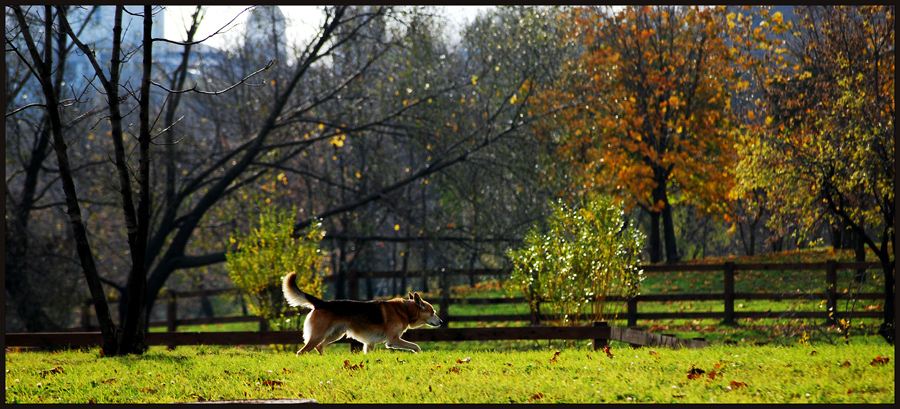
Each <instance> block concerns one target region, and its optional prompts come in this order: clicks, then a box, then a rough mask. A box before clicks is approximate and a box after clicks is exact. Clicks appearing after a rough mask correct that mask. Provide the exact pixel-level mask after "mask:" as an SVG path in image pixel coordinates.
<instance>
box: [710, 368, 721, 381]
mask: <svg viewBox="0 0 900 409" xmlns="http://www.w3.org/2000/svg"><path fill="white" fill-rule="evenodd" d="M716 376H718V377H719V378H721V377H722V374H720V373H718V372H716V370H715V369H714V370H712V371H710V372H709V379H716Z"/></svg>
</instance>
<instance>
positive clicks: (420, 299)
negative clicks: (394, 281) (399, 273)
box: [413, 293, 425, 308]
mask: <svg viewBox="0 0 900 409" xmlns="http://www.w3.org/2000/svg"><path fill="white" fill-rule="evenodd" d="M413 297H414V298H413V299H414V300H416V305H418V306H419V307H422V308H425V303H424V302H422V297H419V293H415V294H413Z"/></svg>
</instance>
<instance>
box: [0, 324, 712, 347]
mask: <svg viewBox="0 0 900 409" xmlns="http://www.w3.org/2000/svg"><path fill="white" fill-rule="evenodd" d="M403 338H404V339H406V340H407V341H419V342H421V341H487V340H519V339H527V340H542V339H566V340H574V339H590V340H592V345H593V348H594V350H599V349H601V348H603V347H605V346H607V345H608V344H609V340H617V341H622V342H627V343H629V344H630V345H631V346H632V347H640V346H666V347H670V348H702V347H705V346H707V345H708V343H707V342H706V341H705V340H704V339H702V338H694V339H681V338H677V337H675V336H673V335H667V334H663V335H657V334H649V333H646V332H644V331H640V330H635V329H627V328H617V327H610V326H609V324H607V323H606V322H594V323H593V324H592V325H591V326H582V327H505V328H452V329H451V328H439V329H411V330H409V331H406V333H405V334H404V335H403ZM102 341H103V339H102V336H101V334H100V332H70V333H60V332H44V333H15V334H6V345H7V346H20V347H38V348H47V347H68V348H87V347H93V346H97V345H101V344H102ZM145 341H146V344H147V345H167V346H170V347H174V346H177V345H269V344H302V343H303V335H302V333H301V332H300V331H244V332H151V333H149V334H147V338H146V340H145ZM338 343H349V344H351V345H350V350H351V351H358V350H361V349H362V344H360V343H358V342H356V341H353V340H348V339H347V338H344V339H341V340H340V341H338Z"/></svg>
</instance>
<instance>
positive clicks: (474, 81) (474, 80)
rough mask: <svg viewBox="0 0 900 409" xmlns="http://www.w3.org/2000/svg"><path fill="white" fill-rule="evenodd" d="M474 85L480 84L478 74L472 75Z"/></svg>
mask: <svg viewBox="0 0 900 409" xmlns="http://www.w3.org/2000/svg"><path fill="white" fill-rule="evenodd" d="M472 85H478V76H477V75H473V76H472Z"/></svg>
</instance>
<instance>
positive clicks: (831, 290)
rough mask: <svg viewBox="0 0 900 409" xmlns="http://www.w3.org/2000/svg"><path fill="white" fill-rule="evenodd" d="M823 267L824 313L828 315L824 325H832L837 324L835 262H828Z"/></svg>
mask: <svg viewBox="0 0 900 409" xmlns="http://www.w3.org/2000/svg"><path fill="white" fill-rule="evenodd" d="M825 265H826V267H825V307H826V308H825V311H826V312H827V313H828V317H827V318H826V319H825V324H826V325H834V324H835V323H837V320H836V318H837V261H836V260H828V261H826V262H825Z"/></svg>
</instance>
